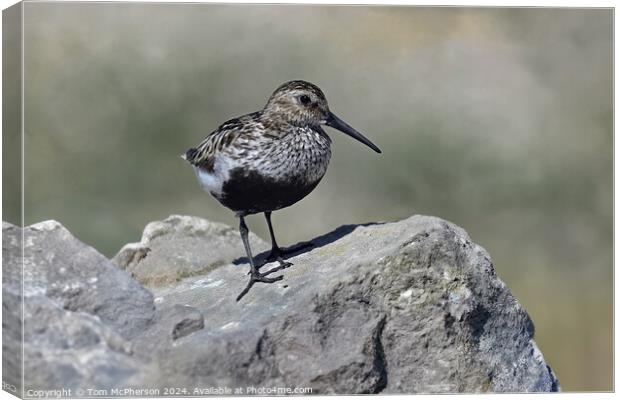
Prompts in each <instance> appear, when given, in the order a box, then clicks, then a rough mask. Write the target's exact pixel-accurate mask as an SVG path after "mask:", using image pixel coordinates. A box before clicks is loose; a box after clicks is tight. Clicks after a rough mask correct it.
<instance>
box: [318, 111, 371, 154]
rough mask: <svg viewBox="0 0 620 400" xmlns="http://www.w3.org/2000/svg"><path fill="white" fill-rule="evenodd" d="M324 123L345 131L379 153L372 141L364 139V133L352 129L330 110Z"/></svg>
mask: <svg viewBox="0 0 620 400" xmlns="http://www.w3.org/2000/svg"><path fill="white" fill-rule="evenodd" d="M325 125H328V126H331V127H332V128H335V129H338V130H339V131H340V132H343V133H346V134H347V135H349V136H351V137H352V138H353V139H355V140H359V141H360V142H362V143H364V144H365V145H366V146H368V147H370V148H371V149H373V150H374V151H376V152H377V153H381V150H380V149H379V148H378V147H377V146H375V145H374V143H373V142H371V141H370V140H368V139H366V137H365V136H364V135H362V134H361V133H359V132H358V131H356V130H355V129H353V128H352V127H351V126H350V125H349V124H347V123H346V122H344V121H343V120H341V119H340V118H338V117H337V116H336V115H335V114H334V113H332V112H331V111H330V113H329V116H328V117H327V120H326V121H325Z"/></svg>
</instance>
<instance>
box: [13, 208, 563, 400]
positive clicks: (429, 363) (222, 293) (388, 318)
mask: <svg viewBox="0 0 620 400" xmlns="http://www.w3.org/2000/svg"><path fill="white" fill-rule="evenodd" d="M47 224H49V223H47ZM53 226H54V228H53V230H52V229H47V230H46V229H41V228H38V229H35V230H34V231H33V233H34V232H36V234H35V235H34V236H36V237H40V236H43V237H47V238H48V239H47V240H48V241H47V242H46V241H45V240H43V241H42V240H41V239H40V238H39V239H37V240H38V241H37V240H35V239H32V240H31V241H32V243H31V245H34V246H35V247H36V246H43V247H42V248H43V249H45V250H43V251H42V252H40V253H42V254H44V255H45V257H44V258H45V259H46V260H47V259H49V260H48V261H44V260H40V259H35V260H33V261H32V263H33V264H32V265H34V264H37V263H38V264H41V265H44V267H43V268H42V269H43V270H44V271H46V270H47V269H49V265H65V264H71V263H72V262H73V263H74V264H75V262H74V261H71V260H69V259H67V258H71V257H68V256H69V254H75V253H79V252H84V251H86V250H85V249H84V247H87V246H85V245H81V246H78V245H77V244H75V246H74V247H73V252H67V253H66V257H65V258H63V260H64V261H63V263H61V264H59V260H60V258H59V255H58V254H56V255H52V254H51V253H54V252H56V253H61V254H64V253H63V251H62V250H59V249H58V247H60V246H59V243H62V242H63V241H68V242H69V243H71V241H72V240H75V239H74V238H72V237H71V236H70V235H69V234H68V232H67V233H66V234H65V233H64V232H66V230H64V228H61V227H59V226H56V225H53ZM50 228H51V226H50ZM29 229H31V230H32V227H31V228H29ZM45 232H50V233H49V236H45V235H46V234H45ZM34 236H33V237H34ZM29 240H30V239H29ZM252 240H253V246H254V249H255V253H257V254H258V256H257V258H258V260H262V258H263V257H264V256H265V254H266V253H267V252H266V251H265V250H267V249H268V246H267V245H266V244H265V243H264V242H263V241H261V240H260V239H258V238H256V237H253V238H252ZM45 243H54V244H55V247H52V246H47V247H45ZM3 245H4V243H3ZM31 250H32V251H33V252H34V253H36V248H34V249H33V248H31ZM290 250H291V252H290V254H289V255H288V256H287V258H288V259H287V261H290V262H292V263H293V264H294V265H293V266H292V267H290V268H287V269H285V270H283V271H281V272H279V273H282V274H283V275H284V280H282V281H279V282H277V283H274V284H262V283H258V284H256V285H255V286H254V287H253V288H252V290H250V292H249V293H248V294H247V296H246V297H244V298H243V299H242V300H241V301H240V302H236V301H235V298H236V296H237V295H238V294H239V292H241V290H242V289H243V288H244V287H245V285H246V283H247V279H248V276H247V271H248V269H249V267H248V264H247V260H246V259H245V258H244V257H243V255H244V251H243V247H242V245H241V240H240V239H239V236H238V233H237V231H236V229H234V228H230V227H226V226H224V225H221V224H215V223H212V222H209V221H206V220H203V219H200V218H195V217H184V216H171V217H170V218H168V219H166V220H165V221H161V222H154V223H151V224H149V225H148V226H147V228H146V229H145V232H144V235H143V238H142V241H141V242H140V243H139V244H132V245H128V246H125V247H124V248H123V249H122V250H121V251H120V252H119V254H118V255H117V256H116V257H115V260H116V262H117V263H119V264H122V268H124V269H125V270H126V271H127V272H130V273H131V274H132V275H133V276H134V277H135V278H136V279H138V280H139V281H140V282H142V283H144V284H146V285H148V286H149V288H150V290H151V291H152V293H153V296H154V304H155V307H156V309H155V311H153V309H152V305H150V306H149V305H147V304H145V305H143V309H142V312H143V313H144V315H145V318H144V322H143V323H141V325H140V328H139V329H127V326H128V324H127V322H126V321H125V322H122V321H120V320H119V318H120V317H119V318H117V319H113V318H110V315H108V314H103V316H101V315H98V314H97V311H98V309H97V308H93V307H92V302H93V299H92V298H91V297H90V296H84V295H83V291H81V292H80V291H78V292H77V294H76V293H74V292H72V290H71V288H73V287H82V286H83V285H85V283H84V282H88V281H89V278H90V277H91V275H89V274H88V273H87V272H83V273H82V272H80V273H79V274H78V272H76V271H74V269H70V271H72V272H71V273H70V274H68V275H67V278H65V279H62V278H60V277H58V278H57V277H56V276H58V275H59V274H58V273H57V274H51V276H53V277H54V279H49V278H48V277H47V276H48V275H50V274H47V273H44V274H40V273H38V272H29V274H30V275H31V277H32V278H33V279H31V281H32V282H31V283H32V284H30V285H27V287H28V290H27V291H32V293H36V294H37V295H38V296H41V301H40V302H39V307H40V311H37V310H36V309H33V310H34V311H32V313H35V312H38V313H39V314H36V315H42V314H45V315H47V316H48V317H47V318H48V320H47V321H46V320H45V319H44V318H43V317H37V316H35V314H32V315H30V314H28V315H27V316H26V318H40V319H41V320H42V321H43V322H42V324H43V325H42V326H40V327H39V328H38V329H43V328H44V327H45V329H44V330H43V331H42V332H43V333H42V334H41V335H42V336H41V335H40V336H39V337H36V336H31V335H27V337H28V339H27V342H28V341H30V342H29V343H28V346H30V347H32V348H33V349H34V348H37V349H39V347H41V346H42V345H43V344H45V346H44V347H45V348H50V349H66V351H69V352H74V353H76V354H77V353H79V352H84V351H86V352H95V351H96V352H99V353H98V354H100V361H99V362H100V364H97V365H98V367H97V368H102V369H104V370H106V371H108V373H107V374H104V376H98V378H97V379H96V380H95V379H94V378H93V377H91V376H90V375H89V374H92V373H94V370H93V369H92V368H91V369H88V368H85V369H84V370H79V369H78V370H77V372H76V368H73V369H71V368H70V367H75V366H76V365H79V364H77V361H75V360H74V359H71V358H70V357H69V356H67V357H65V358H58V359H56V358H54V357H53V356H52V355H47V356H46V357H45V358H44V360H45V362H43V363H41V365H40V366H39V369H36V374H37V376H38V377H39V379H40V380H41V382H46V381H48V380H50V379H52V378H54V379H57V382H70V383H72V384H76V385H77V384H78V383H80V382H89V383H90V384H92V385H102V386H105V385H110V382H113V381H114V380H115V379H118V381H117V382H116V383H117V384H119V382H120V383H122V384H124V385H127V386H132V387H150V388H160V389H162V390H163V388H166V387H186V388H187V390H188V392H187V393H182V394H189V395H192V394H194V395H200V394H205V392H203V391H202V392H201V391H200V389H201V388H202V389H204V388H209V387H220V388H223V387H228V388H231V389H234V388H242V389H243V390H246V389H247V388H248V387H255V388H264V387H269V388H271V387H281V388H285V387H288V388H292V387H308V388H312V393H315V394H316V393H446V392H450V393H452V392H470V393H471V392H489V391H490V392H547V391H557V390H559V384H558V381H557V379H556V377H555V375H554V374H553V372H552V371H551V368H550V367H549V366H548V365H547V364H546V363H545V361H544V359H543V356H542V354H541V352H540V351H539V350H538V348H537V347H536V344H535V342H534V340H533V336H534V325H533V323H532V321H531V320H530V318H529V316H528V315H527V313H526V311H525V310H524V309H523V308H522V307H521V306H520V305H519V303H518V302H517V301H516V299H515V298H514V297H513V296H512V294H511V293H510V291H509V290H508V288H507V287H506V285H505V284H504V283H503V282H502V281H501V280H500V279H499V278H498V277H497V276H496V274H495V270H494V268H493V265H492V263H491V260H490V257H489V255H488V254H487V252H486V251H485V250H484V249H482V248H481V247H480V246H478V245H476V244H475V243H472V242H471V240H470V238H469V237H468V236H467V234H466V233H465V231H463V230H462V229H461V228H459V227H457V226H455V225H453V224H450V223H448V222H446V221H443V220H441V219H439V218H434V217H425V216H413V217H411V218H408V219H405V220H402V221H398V222H386V223H373V224H366V225H349V226H343V227H340V228H338V229H336V230H335V231H333V232H330V233H328V234H325V235H323V236H320V237H317V238H315V239H313V240H312V241H310V242H307V243H302V244H299V245H297V246H294V247H292V248H291V249H290ZM93 251H94V250H93ZM29 257H35V258H36V257H37V256H29ZM74 258H75V257H74ZM50 260H51V261H50ZM81 260H83V263H88V264H89V266H88V267H84V268H85V269H89V268H101V266H102V265H103V266H107V267H110V268H112V269H114V268H116V267H115V266H114V264H108V263H109V262H104V261H102V260H100V259H99V258H98V257H91V259H90V260H87V259H86V258H81ZM35 261H36V262H35ZM95 261H97V262H95ZM93 264H94V265H96V267H93V266H92V265H93ZM272 265H273V266H275V265H276V264H271V265H266V266H264V267H263V268H264V269H268V268H270V267H271V266H272ZM31 269H32V270H33V271H37V269H36V268H31ZM108 272H109V271H108ZM116 272H117V273H112V272H109V275H110V277H113V278H114V279H119V280H122V281H124V280H129V281H131V279H129V277H128V276H127V274H126V273H125V272H123V271H121V270H118V269H117V270H116ZM76 274H77V275H76ZM5 275H6V274H5ZM11 276H12V275H11V272H10V273H9V275H8V278H6V279H9V280H11ZM16 276H17V277H19V274H17V275H16ZM63 276H64V275H63ZM97 276H98V275H97ZM72 277H73V278H72ZM35 278H36V279H35ZM131 282H132V283H131V284H130V283H127V282H126V283H125V285H126V286H123V285H119V287H121V288H122V287H128V286H131V285H137V284H136V283H135V282H133V281H131ZM52 283H54V284H55V286H52V285H51V284H52ZM69 283H71V284H70V285H69ZM63 285H64V286H63ZM50 287H53V288H56V289H55V290H51V289H50ZM63 287H64V288H67V289H65V290H62V289H58V288H63ZM132 287H133V286H132ZM134 289H135V288H134ZM141 291H144V289H143V288H140V286H139V285H137V289H135V292H136V293H138V294H137V295H136V296H137V297H140V298H141V295H140V294H139V293H141ZM66 292H69V293H70V294H66ZM15 293H17V292H15ZM100 295H101V296H106V292H102V293H100ZM107 295H108V296H109V294H107ZM128 296H129V297H131V296H132V295H130V294H128ZM31 297H32V295H31ZM15 298H17V299H19V296H18V295H17V294H15V295H14V297H13V298H11V297H9V299H10V301H15ZM116 298H117V297H111V298H110V297H108V299H109V300H110V299H111V300H114V299H116ZM128 301H129V302H130V303H132V304H134V306H135V305H136V304H142V303H141V301H137V300H135V299H131V300H128ZM83 303H84V304H83ZM146 303H148V301H147V302H146ZM4 306H5V304H4V301H3V307H4ZM45 307H48V308H45ZM135 311H136V312H137V311H138V308H136V310H135ZM103 317H106V318H103ZM16 318H17V317H16ZM121 319H122V318H121ZM67 321H69V322H67ZM3 322H4V321H3ZM33 326H36V324H33ZM26 327H27V329H28V324H26ZM36 345H38V346H39V347H37V346H36ZM38 351H40V352H42V351H41V350H40V349H39V350H38ZM43 353H44V352H43ZM28 354H29V353H28ZM28 354H27V356H26V357H31V356H30V355H28ZM50 354H51V353H50ZM61 359H62V360H63V361H62V362H63V364H62V365H64V366H66V368H57V369H56V370H55V371H54V376H53V377H52V376H50V375H49V374H50V373H49V372H45V371H44V369H45V365H48V364H49V365H55V364H54V363H59V362H60V361H58V360H61ZM46 363H47V364H46ZM104 367H105V368H104ZM119 369H120V370H119ZM194 390H196V391H194ZM248 393H252V392H251V391H250V392H248ZM284 393H286V392H280V394H284Z"/></svg>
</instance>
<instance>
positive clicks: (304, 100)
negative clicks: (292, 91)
mask: <svg viewBox="0 0 620 400" xmlns="http://www.w3.org/2000/svg"><path fill="white" fill-rule="evenodd" d="M299 101H301V104H303V105H305V106H307V105H308V104H310V101H311V100H310V97H309V96H306V95H305V94H302V95H301V96H299Z"/></svg>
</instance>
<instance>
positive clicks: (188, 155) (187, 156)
mask: <svg viewBox="0 0 620 400" xmlns="http://www.w3.org/2000/svg"><path fill="white" fill-rule="evenodd" d="M196 153H198V149H195V148H193V147H192V148H191V149H189V150H187V151H186V152H185V153H183V154H181V156H180V157H181V158H182V159H184V160H186V161H189V162H192V160H193V159H194V157H195V156H196Z"/></svg>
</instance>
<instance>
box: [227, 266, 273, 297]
mask: <svg viewBox="0 0 620 400" xmlns="http://www.w3.org/2000/svg"><path fill="white" fill-rule="evenodd" d="M279 269H281V268H279V267H276V268H272V269H270V270H269V271H267V272H265V273H263V274H261V273H259V272H255V273H251V276H250V281H249V282H248V284H247V286H246V287H245V289H243V291H242V292H241V293H239V296H237V301H239V300H241V299H242V298H243V296H245V295H246V294H247V293H248V292H249V291H250V289H251V288H252V286H254V284H255V283H256V282H264V283H274V282H277V281H281V280H282V279H283V278H284V277H283V276H282V275H278V276H276V277H275V278H268V277H267V275H269V274H271V273H273V272H276V271H278V270H279Z"/></svg>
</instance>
